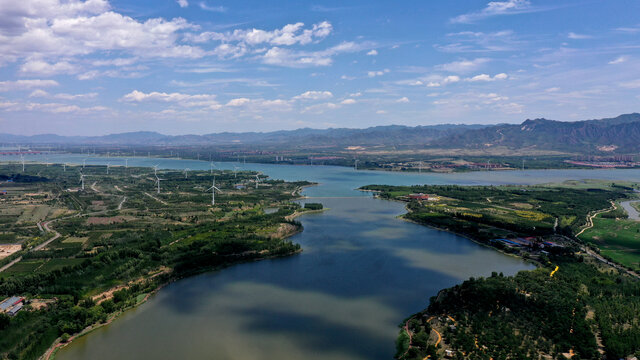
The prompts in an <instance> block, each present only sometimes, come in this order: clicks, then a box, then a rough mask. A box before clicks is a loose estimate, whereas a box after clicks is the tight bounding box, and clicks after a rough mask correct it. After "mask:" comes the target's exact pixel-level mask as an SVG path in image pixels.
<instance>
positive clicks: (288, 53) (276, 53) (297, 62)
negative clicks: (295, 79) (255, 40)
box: [262, 42, 368, 68]
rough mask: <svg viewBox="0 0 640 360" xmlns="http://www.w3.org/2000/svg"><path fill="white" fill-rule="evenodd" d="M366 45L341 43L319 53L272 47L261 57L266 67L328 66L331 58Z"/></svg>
mask: <svg viewBox="0 0 640 360" xmlns="http://www.w3.org/2000/svg"><path fill="white" fill-rule="evenodd" d="M367 46H368V45H367V44H357V43H354V42H343V43H340V44H338V45H336V46H333V47H330V48H328V49H325V50H320V51H311V52H309V51H296V50H291V49H287V48H281V47H277V46H276V47H272V48H271V49H269V50H268V51H267V52H266V53H265V54H264V55H263V56H262V62H263V63H265V64H268V65H278V66H286V67H294V68H303V67H311V66H328V65H331V64H332V63H333V57H334V56H336V55H339V54H343V53H351V52H356V51H360V50H362V49H364V48H366V47H367Z"/></svg>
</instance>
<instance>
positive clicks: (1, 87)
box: [0, 79, 59, 91]
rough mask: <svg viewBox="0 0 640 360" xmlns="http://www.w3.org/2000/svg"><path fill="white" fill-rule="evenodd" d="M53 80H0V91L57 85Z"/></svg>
mask: <svg viewBox="0 0 640 360" xmlns="http://www.w3.org/2000/svg"><path fill="white" fill-rule="evenodd" d="M58 85H59V84H58V82H57V81H55V80H41V79H32V80H16V81H0V91H18V90H29V89H33V88H41V87H51V86H58Z"/></svg>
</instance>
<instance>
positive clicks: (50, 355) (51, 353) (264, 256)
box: [39, 210, 322, 360]
mask: <svg viewBox="0 0 640 360" xmlns="http://www.w3.org/2000/svg"><path fill="white" fill-rule="evenodd" d="M321 211H322V210H317V211H313V212H321ZM310 212H312V211H307V212H302V213H300V214H298V215H297V216H300V215H303V214H306V213H310ZM303 230H304V228H303V227H302V225H299V226H297V230H296V231H294V232H289V233H287V235H286V236H285V237H282V239H283V240H284V239H287V238H290V237H292V236H294V235H296V234H299V233H300V232H302V231H303ZM275 233H277V231H276V232H275ZM275 233H274V234H275ZM302 251H303V249H302V248H301V247H300V248H298V249H296V250H294V251H291V252H289V253H286V254H268V253H264V252H261V253H260V256H259V257H254V258H250V259H242V260H240V261H237V262H233V263H229V264H224V265H221V266H217V267H214V268H209V269H199V270H197V271H194V272H191V273H188V274H183V275H182V276H179V277H174V278H171V279H169V280H167V281H165V282H162V283H161V284H159V285H158V286H157V287H156V288H154V289H153V290H152V291H151V292H149V293H147V294H146V295H145V296H144V298H143V299H141V300H140V301H138V302H137V303H136V304H135V305H132V306H129V307H126V308H124V309H120V310H118V311H117V312H116V313H114V314H112V315H110V316H109V318H108V320H107V321H105V322H103V323H98V324H92V325H90V326H88V327H86V328H85V329H83V330H82V331H81V332H80V333H78V334H76V335H73V336H71V337H69V338H68V339H67V340H66V341H64V342H63V341H62V340H63V339H62V337H59V338H57V339H56V340H55V342H54V343H53V344H52V345H51V346H50V347H49V348H48V349H47V351H46V352H45V353H44V354H43V355H42V356H41V357H40V358H39V359H40V360H52V359H55V356H56V354H57V352H58V351H59V350H61V349H62V348H64V347H66V346H68V345H70V344H71V343H72V342H73V341H74V340H78V339H80V338H82V337H83V336H86V335H89V334H91V333H92V332H94V331H95V330H98V329H100V328H102V327H104V326H107V325H109V324H111V323H112V322H113V321H115V320H117V319H118V318H120V317H121V316H122V315H124V314H125V313H127V312H129V311H131V310H135V309H136V308H138V307H139V306H142V305H143V304H145V303H146V302H147V301H148V300H149V299H151V297H152V296H154V295H156V294H157V293H158V292H159V291H160V290H161V289H163V288H164V287H166V286H168V285H170V284H172V283H174V282H177V281H180V280H183V279H186V278H189V277H193V276H197V275H200V274H203V273H207V272H216V271H221V270H223V269H226V268H229V267H232V266H238V265H241V264H245V263H249V262H256V261H263V260H268V259H276V258H282V257H289V256H293V255H296V254H300V253H301V252H302ZM242 255H243V254H239V256H242ZM153 277H154V275H152V276H150V277H148V278H144V279H142V281H146V280H150V279H153Z"/></svg>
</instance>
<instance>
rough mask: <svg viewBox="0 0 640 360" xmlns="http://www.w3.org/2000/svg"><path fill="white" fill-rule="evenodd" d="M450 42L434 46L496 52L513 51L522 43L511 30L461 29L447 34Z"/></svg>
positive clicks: (459, 50)
mask: <svg viewBox="0 0 640 360" xmlns="http://www.w3.org/2000/svg"><path fill="white" fill-rule="evenodd" d="M447 38H448V39H451V41H452V42H451V43H449V44H446V45H440V44H436V45H434V47H435V48H436V49H437V50H439V51H443V52H448V53H471V52H497V51H514V50H517V49H518V48H519V47H521V46H520V45H522V44H523V43H524V41H523V40H520V39H518V38H516V35H515V33H514V32H513V31H512V30H500V31H495V32H489V33H485V32H474V31H461V32H457V33H449V34H447Z"/></svg>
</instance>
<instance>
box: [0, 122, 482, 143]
mask: <svg viewBox="0 0 640 360" xmlns="http://www.w3.org/2000/svg"><path fill="white" fill-rule="evenodd" d="M483 127H485V125H448V124H445V125H432V126H416V127H410V126H401V125H389V126H376V127H370V128H366V129H346V128H339V129H309V128H304V129H297V130H282V131H273V132H244V133H231V132H223V133H216V134H206V135H177V136H171V135H163V134H159V133H156V132H147V131H139V132H129V133H121V134H111V135H105V136H69V137H66V136H59V135H52V134H47V135H34V136H20V135H10V134H0V142H1V143H13V144H72V145H142V146H144V145H282V146H301V145H304V146H307V147H326V146H352V145H367V146H372V145H383V146H396V145H423V144H425V143H427V142H429V141H433V140H436V139H439V138H443V137H447V136H452V135H455V134H458V133H461V132H465V131H468V130H475V129H481V128H483Z"/></svg>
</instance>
